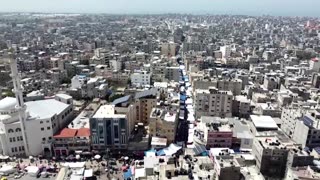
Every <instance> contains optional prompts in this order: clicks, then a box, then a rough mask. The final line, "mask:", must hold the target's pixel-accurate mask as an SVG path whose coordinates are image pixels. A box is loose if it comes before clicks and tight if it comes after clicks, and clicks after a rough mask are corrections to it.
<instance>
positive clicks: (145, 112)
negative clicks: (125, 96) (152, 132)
mask: <svg viewBox="0 0 320 180" xmlns="http://www.w3.org/2000/svg"><path fill="white" fill-rule="evenodd" d="M157 92H158V90H157V89H155V88H153V89H150V90H145V91H142V92H138V93H136V94H135V96H134V103H135V107H136V115H137V117H136V121H137V123H143V124H145V125H147V124H148V121H149V117H150V114H151V111H152V109H153V108H155V107H156V106H157Z"/></svg>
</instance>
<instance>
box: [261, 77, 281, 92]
mask: <svg viewBox="0 0 320 180" xmlns="http://www.w3.org/2000/svg"><path fill="white" fill-rule="evenodd" d="M263 87H264V88H265V89H267V90H269V91H273V90H275V89H279V88H280V87H279V83H278V81H277V79H276V78H274V77H269V76H265V77H264V80H263Z"/></svg>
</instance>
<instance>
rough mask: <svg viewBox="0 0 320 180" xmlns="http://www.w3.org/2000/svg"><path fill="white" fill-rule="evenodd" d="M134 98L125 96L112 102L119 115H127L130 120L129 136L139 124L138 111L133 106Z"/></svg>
mask: <svg viewBox="0 0 320 180" xmlns="http://www.w3.org/2000/svg"><path fill="white" fill-rule="evenodd" d="M132 102H133V100H132V96H131V95H128V96H124V97H121V98H118V99H115V100H114V101H113V102H112V105H114V109H115V111H116V112H117V114H125V115H126V116H127V120H128V134H129V135H130V133H131V132H132V131H133V130H134V126H135V125H136V124H137V123H138V121H137V120H136V118H137V115H136V113H137V110H136V107H135V105H134V104H132Z"/></svg>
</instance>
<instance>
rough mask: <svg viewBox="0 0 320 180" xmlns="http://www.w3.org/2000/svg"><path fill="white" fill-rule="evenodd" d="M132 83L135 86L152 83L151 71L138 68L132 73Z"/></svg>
mask: <svg viewBox="0 0 320 180" xmlns="http://www.w3.org/2000/svg"><path fill="white" fill-rule="evenodd" d="M130 79H131V84H132V85H134V86H145V85H150V84H151V73H149V72H148V71H141V70H136V71H134V72H133V73H132V74H131V77H130Z"/></svg>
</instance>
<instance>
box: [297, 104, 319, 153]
mask: <svg viewBox="0 0 320 180" xmlns="http://www.w3.org/2000/svg"><path fill="white" fill-rule="evenodd" d="M295 126H296V127H295V129H294V133H293V136H292V139H294V140H295V141H296V142H297V143H299V144H301V145H302V147H309V148H314V147H319V146H320V136H319V134H320V113H319V111H318V110H314V111H312V112H310V113H308V114H306V115H304V116H303V117H302V118H301V120H300V121H297V122H296V125H295Z"/></svg>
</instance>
